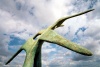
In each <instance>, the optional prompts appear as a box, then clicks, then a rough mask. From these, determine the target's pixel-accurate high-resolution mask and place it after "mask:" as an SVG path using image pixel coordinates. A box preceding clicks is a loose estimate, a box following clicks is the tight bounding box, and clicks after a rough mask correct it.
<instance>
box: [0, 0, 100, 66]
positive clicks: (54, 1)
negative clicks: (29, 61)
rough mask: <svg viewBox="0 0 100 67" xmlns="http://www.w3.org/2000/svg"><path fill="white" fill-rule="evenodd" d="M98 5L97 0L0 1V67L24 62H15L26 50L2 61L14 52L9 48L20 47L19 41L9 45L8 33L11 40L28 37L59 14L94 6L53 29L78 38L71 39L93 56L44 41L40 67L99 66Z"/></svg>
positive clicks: (72, 37) (99, 15)
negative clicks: (15, 56) (8, 60)
mask: <svg viewBox="0 0 100 67" xmlns="http://www.w3.org/2000/svg"><path fill="white" fill-rule="evenodd" d="M99 4H100V2H99V0H91V1H90V0H81V1H79V0H75V1H73V0H70V1H66V0H59V1H58V0H42V1H41V0H30V1H27V0H10V1H8V0H0V22H1V24H0V46H1V48H0V51H2V52H0V65H2V67H3V66H4V67H15V66H14V65H16V67H21V66H22V64H23V62H22V63H19V62H18V61H19V60H20V61H24V59H22V58H23V57H25V53H22V54H20V55H19V56H18V57H17V58H16V59H15V60H13V62H11V64H9V65H7V66H5V65H4V64H3V63H5V62H6V61H7V59H9V58H10V57H11V56H12V54H14V53H12V52H10V50H9V49H8V48H15V51H17V49H18V47H20V46H18V45H19V43H18V45H17V44H16V45H13V46H10V45H9V43H10V42H11V41H12V39H11V38H10V37H11V36H14V39H16V38H19V39H20V40H27V39H28V38H29V37H31V36H33V35H35V34H36V33H37V32H38V31H39V30H41V29H44V28H46V27H48V26H49V25H51V24H53V23H54V22H55V21H56V20H57V19H59V18H61V17H65V16H69V15H72V14H75V13H78V12H82V11H85V10H87V9H90V8H95V10H94V11H93V12H91V13H88V14H85V15H82V16H79V17H76V18H72V19H69V20H67V21H65V22H64V25H65V26H64V27H61V28H58V29H56V30H55V31H56V32H57V33H59V34H60V35H62V36H64V37H65V38H68V39H69V40H72V41H73V39H77V40H74V42H76V43H78V44H80V45H82V46H84V47H86V48H88V49H89V50H91V51H92V52H93V54H94V55H93V56H92V57H86V56H82V55H79V54H76V53H74V52H72V51H69V50H67V49H65V48H62V47H60V46H56V45H54V44H52V45H51V43H46V42H45V43H44V45H43V53H42V55H43V57H42V58H43V59H42V62H43V67H46V66H48V67H53V66H54V67H56V66H57V67H66V66H68V67H78V66H80V67H82V66H83V67H87V66H88V67H92V66H95V65H97V67H99V66H100V65H99V62H100V60H99V59H98V58H99V56H100V49H99V47H100V46H99V44H100V37H99V36H100V32H99V29H100V26H99V25H100V24H99V21H100V20H99V18H100V12H99V11H100V10H99V7H100V5H99ZM85 28H87V29H85ZM84 29H85V31H84ZM83 31H84V32H83ZM75 33H76V34H77V36H78V37H77V36H76V35H75ZM83 34H84V36H83ZM58 65H59V66H58ZM95 67H96V66H95Z"/></svg>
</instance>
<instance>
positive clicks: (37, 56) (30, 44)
mask: <svg viewBox="0 0 100 67" xmlns="http://www.w3.org/2000/svg"><path fill="white" fill-rule="evenodd" d="M93 10H94V9H90V10H87V11H84V12H81V13H78V14H75V15H72V16H68V17H64V18H61V19H59V20H58V21H56V23H54V24H53V25H52V26H49V27H48V28H46V29H44V30H41V31H40V32H38V33H37V34H36V35H35V36H34V37H31V38H29V39H28V40H27V41H26V43H25V44H24V45H22V46H21V47H20V49H19V50H18V51H17V52H16V53H15V54H14V55H13V56H12V57H11V58H10V59H9V60H8V61H7V62H6V64H8V63H10V62H11V61H12V60H13V59H14V58H15V57H16V56H17V55H18V54H19V53H20V52H21V51H22V50H25V52H26V57H25V61H24V64H23V67H41V66H42V62H41V47H42V44H43V42H49V43H54V44H57V45H59V46H62V47H64V48H67V49H69V50H72V51H74V52H76V53H79V54H82V55H86V56H91V55H92V53H91V52H90V51H89V50H88V49H86V48H84V47H83V46H80V45H77V44H76V43H74V42H71V41H69V40H68V39H66V38H64V37H62V36H61V35H59V34H57V33H56V32H55V31H54V29H56V28H58V27H62V26H63V25H62V23H63V22H64V21H65V20H67V19H70V18H73V17H76V16H79V15H82V14H85V13H88V12H90V11H93Z"/></svg>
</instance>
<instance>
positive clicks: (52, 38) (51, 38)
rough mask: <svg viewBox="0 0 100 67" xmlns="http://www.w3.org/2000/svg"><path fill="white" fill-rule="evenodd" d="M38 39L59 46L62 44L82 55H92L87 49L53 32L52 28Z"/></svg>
mask: <svg viewBox="0 0 100 67" xmlns="http://www.w3.org/2000/svg"><path fill="white" fill-rule="evenodd" d="M40 39H41V40H44V41H47V42H51V43H55V44H58V45H60V46H63V47H65V48H68V49H70V50H72V51H75V52H77V53H80V54H83V55H87V56H91V55H92V53H91V52H90V51H89V50H88V49H86V48H84V47H82V46H80V45H77V44H75V43H73V42H71V41H69V40H67V39H65V38H63V37H62V36H60V35H59V34H57V33H56V32H54V31H53V30H48V31H46V32H45V33H44V34H43V35H42V37H41V38H40Z"/></svg>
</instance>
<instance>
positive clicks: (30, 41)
mask: <svg viewBox="0 0 100 67" xmlns="http://www.w3.org/2000/svg"><path fill="white" fill-rule="evenodd" d="M33 43H34V40H33V38H30V39H28V40H27V42H26V43H25V44H24V45H22V47H21V48H20V49H19V50H18V51H17V52H16V53H15V54H14V55H13V56H12V57H11V58H10V59H9V60H8V61H7V62H6V64H8V63H10V62H11V61H12V60H13V59H14V58H15V57H16V56H17V55H18V54H19V53H20V52H21V51H22V50H25V51H28V50H29V49H30V47H31V46H32V45H33Z"/></svg>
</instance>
